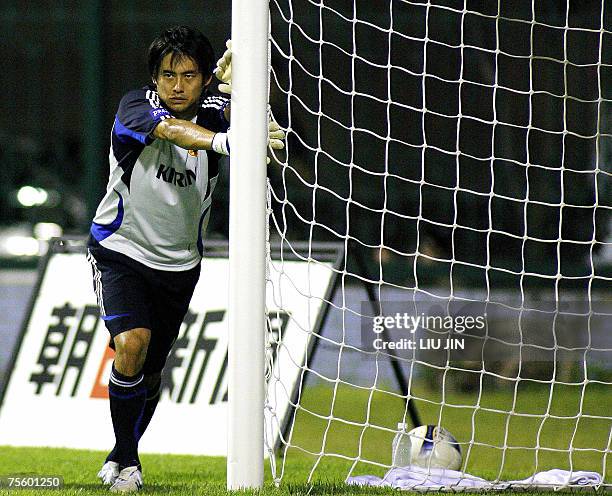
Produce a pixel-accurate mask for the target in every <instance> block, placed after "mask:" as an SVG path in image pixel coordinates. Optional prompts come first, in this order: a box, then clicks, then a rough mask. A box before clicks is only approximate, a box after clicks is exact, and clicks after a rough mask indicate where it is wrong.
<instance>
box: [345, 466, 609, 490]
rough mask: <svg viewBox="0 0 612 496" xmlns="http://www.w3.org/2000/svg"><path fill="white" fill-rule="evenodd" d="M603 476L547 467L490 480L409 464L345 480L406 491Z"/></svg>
mask: <svg viewBox="0 0 612 496" xmlns="http://www.w3.org/2000/svg"><path fill="white" fill-rule="evenodd" d="M602 480H603V478H602V476H601V475H600V474H598V473H597V472H579V471H573V472H570V471H568V470H558V469H553V470H548V471H546V472H538V473H537V474H534V475H533V476H531V477H528V478H527V479H522V480H513V481H504V482H490V481H487V480H485V479H481V478H480V477H476V476H473V475H470V474H467V473H464V472H457V471H455V470H445V469H440V468H430V469H427V468H421V467H417V466H409V467H402V468H392V469H391V470H389V471H388V472H387V473H386V474H385V476H384V477H383V478H382V479H381V478H380V477H376V476H374V475H358V476H354V477H349V478H347V479H346V483H347V484H353V485H358V486H385V487H392V488H394V489H406V490H412V491H414V490H419V489H420V490H443V489H451V488H453V489H457V488H461V489H464V490H469V489H497V490H502V489H510V488H512V487H513V486H523V487H524V486H530V487H540V488H545V489H553V490H556V489H559V488H562V487H564V486H599V485H600V484H601V483H602Z"/></svg>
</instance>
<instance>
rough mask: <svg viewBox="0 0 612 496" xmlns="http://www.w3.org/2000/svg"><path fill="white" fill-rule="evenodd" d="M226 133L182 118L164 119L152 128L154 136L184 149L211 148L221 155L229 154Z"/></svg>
mask: <svg viewBox="0 0 612 496" xmlns="http://www.w3.org/2000/svg"><path fill="white" fill-rule="evenodd" d="M228 134H229V133H215V132H213V131H210V130H208V129H206V128H203V127H202V126H198V125H197V124H194V123H193V122H191V121H186V120H183V119H165V120H163V121H161V122H160V123H159V124H158V125H157V126H156V127H155V129H154V130H153V136H154V137H155V138H157V139H161V140H165V141H169V142H170V143H173V144H174V145H176V146H180V147H181V148H184V149H185V150H213V151H215V152H217V153H220V154H222V155H229V149H230V147H229V135H228Z"/></svg>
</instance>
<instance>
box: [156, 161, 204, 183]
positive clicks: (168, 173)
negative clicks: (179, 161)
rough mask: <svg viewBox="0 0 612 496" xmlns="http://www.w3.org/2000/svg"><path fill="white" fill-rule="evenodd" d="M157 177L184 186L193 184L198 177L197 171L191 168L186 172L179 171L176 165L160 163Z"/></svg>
mask: <svg viewBox="0 0 612 496" xmlns="http://www.w3.org/2000/svg"><path fill="white" fill-rule="evenodd" d="M156 177H157V179H161V180H162V181H165V182H167V183H170V184H174V185H175V186H180V187H181V188H184V187H186V186H191V184H192V183H193V182H194V181H195V179H196V173H195V172H194V171H192V170H189V169H187V170H186V171H185V173H183V172H178V171H177V170H176V169H175V168H174V167H170V166H168V165H164V164H159V169H158V170H157V174H156Z"/></svg>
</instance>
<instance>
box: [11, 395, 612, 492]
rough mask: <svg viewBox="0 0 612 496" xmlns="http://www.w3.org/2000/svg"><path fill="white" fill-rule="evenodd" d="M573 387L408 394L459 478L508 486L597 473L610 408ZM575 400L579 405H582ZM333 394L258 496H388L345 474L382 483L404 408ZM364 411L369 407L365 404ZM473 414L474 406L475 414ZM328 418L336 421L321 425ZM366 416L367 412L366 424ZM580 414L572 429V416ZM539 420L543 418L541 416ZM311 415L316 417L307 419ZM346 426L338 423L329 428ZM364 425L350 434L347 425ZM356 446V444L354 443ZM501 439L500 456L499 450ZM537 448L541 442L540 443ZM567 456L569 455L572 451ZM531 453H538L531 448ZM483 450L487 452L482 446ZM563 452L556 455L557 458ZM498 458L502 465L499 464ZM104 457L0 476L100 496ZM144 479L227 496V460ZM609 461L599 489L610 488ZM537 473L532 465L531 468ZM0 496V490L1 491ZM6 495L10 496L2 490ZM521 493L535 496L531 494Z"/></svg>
mask: <svg viewBox="0 0 612 496" xmlns="http://www.w3.org/2000/svg"><path fill="white" fill-rule="evenodd" d="M580 389H581V388H580V387H577V386H571V387H570V386H565V387H562V386H556V387H555V389H554V390H553V393H552V395H549V391H550V390H549V388H548V386H537V385H530V386H529V387H524V388H519V391H518V394H517V395H516V402H515V404H514V412H515V414H514V415H512V416H511V415H509V414H508V413H507V412H509V411H510V410H511V409H512V403H513V397H514V395H513V393H512V391H511V390H510V389H508V388H501V387H499V386H496V387H487V388H483V390H482V393H481V394H480V395H479V394H478V392H477V391H476V392H473V393H458V392H448V391H447V392H446V393H445V398H444V402H445V406H444V408H442V409H441V408H440V405H439V402H440V401H441V399H442V398H441V393H440V391H438V392H434V391H432V390H430V389H427V388H425V387H424V386H421V387H419V386H416V387H415V388H414V394H415V396H417V397H418V398H420V400H419V401H417V406H418V408H419V412H420V414H421V416H422V418H423V420H425V421H426V422H428V423H436V422H437V420H438V417H439V416H440V415H441V423H442V425H444V426H446V427H447V428H449V429H450V430H451V431H452V432H453V434H454V435H455V436H456V437H457V438H458V440H459V442H460V443H467V442H469V441H470V440H472V438H473V441H475V444H473V446H472V448H471V450H469V454H468V452H467V451H466V448H467V444H462V448H463V451H464V469H465V470H466V471H467V472H469V473H472V474H474V475H478V476H481V477H485V478H487V479H494V478H500V479H506V480H507V479H516V478H523V477H527V476H529V475H531V473H532V472H533V471H534V468H535V467H536V466H537V468H538V470H547V469H550V468H563V469H569V468H570V462H571V466H573V469H574V470H592V471H596V472H599V473H603V472H604V453H603V451H604V450H605V449H606V448H608V449H609V447H607V443H608V440H609V436H610V428H611V422H610V420H609V419H598V418H592V417H597V416H609V414H610V407H611V400H610V397H609V392H607V391H606V389H605V388H604V387H603V386H594V385H589V386H588V387H587V388H586V390H585V392H584V395H581V393H580ZM581 397H582V402H581V401H580V399H581ZM332 398H333V390H332V389H331V388H330V387H326V386H323V385H316V386H312V387H309V388H306V390H305V392H304V395H303V398H302V406H303V409H300V410H299V411H298V412H297V414H296V424H295V429H294V432H293V437H292V441H291V443H292V445H294V446H299V447H300V448H302V449H297V448H292V449H289V450H288V452H287V457H286V460H285V463H284V465H283V463H282V460H280V459H279V460H278V462H277V463H278V471H279V472H280V470H281V468H282V467H283V466H284V470H283V479H282V483H281V485H280V487H278V488H277V487H275V486H274V484H273V482H272V477H271V474H270V469H269V464H268V463H267V462H266V485H265V488H264V491H263V493H265V494H279V495H280V494H296V495H298V494H343V495H345V494H346V495H349V494H379V493H390V492H391V491H392V490H389V489H387V490H385V489H374V488H356V487H351V486H347V485H345V484H344V483H343V482H342V481H343V480H344V478H345V477H346V475H347V473H348V471H349V469H350V467H351V466H352V465H353V464H354V460H355V459H356V458H357V457H359V460H360V461H359V462H358V463H357V464H356V465H355V467H354V471H353V474H354V475H356V474H367V473H370V474H375V475H382V474H383V473H384V472H385V469H384V468H382V467H377V466H375V465H372V464H370V463H367V461H368V460H370V461H375V462H378V463H385V464H389V463H390V461H391V448H390V446H391V440H392V438H393V434H392V433H391V432H386V431H384V430H381V429H380V428H379V427H374V426H383V427H387V428H390V429H392V428H393V427H394V425H395V424H396V423H397V422H398V420H401V416H402V412H403V402H402V400H401V399H400V398H398V397H396V396H394V395H392V394H389V393H385V392H382V391H377V392H375V393H374V394H372V395H370V393H369V391H367V390H359V389H356V388H353V387H351V388H349V387H348V386H344V385H340V386H339V387H338V390H337V394H336V401H335V403H334V404H333V405H334V406H333V409H332ZM368 404H369V405H370V408H369V409H368V408H367V405H368ZM477 405H478V406H477ZM332 410H333V417H334V419H335V420H331V421H330V420H328V419H327V418H320V417H318V416H317V415H319V416H321V417H328V416H329V415H330V413H332ZM367 412H370V414H369V415H368V413H367ZM578 412H582V417H581V418H580V420H576V419H575V418H564V419H560V418H559V419H558V418H555V417H574V416H576V414H577V413H578ZM546 413H548V416H547V417H546V416H545V415H546ZM315 414H316V415H315ZM339 418H341V419H344V421H345V422H343V421H340V420H337V419H339ZM366 420H367V423H368V426H367V427H364V426H363V425H350V424H347V423H346V421H348V422H354V423H357V424H365V423H366ZM360 439H361V443H360V442H359V440H360ZM504 439H506V442H507V447H508V449H506V450H503V449H502V448H503V445H504ZM538 440H539V441H538ZM570 441H571V446H572V447H573V451H572V452H571V453H569V452H568V451H567V447H568V446H569V445H570ZM536 444H539V446H540V450H539V452H538V454H536V450H535V449H533V447H534V446H536ZM485 445H486V446H485ZM557 449H563V450H566V451H564V452H560V451H555V450H557ZM303 450H307V451H310V452H312V453H320V452H325V453H326V454H332V455H334V454H335V455H339V456H342V457H348V458H350V459H343V458H340V457H339V456H325V457H322V458H321V457H319V456H317V455H316V454H308V453H305V452H304V451H303ZM504 451H505V456H504ZM104 455H105V453H101V452H94V451H76V450H66V449H49V448H13V447H0V476H2V475H8V474H15V473H33V474H39V475H61V476H63V477H64V482H65V487H64V489H63V490H58V491H53V494H79V495H89V494H101V493H103V492H104V491H105V489H104V488H103V487H102V486H100V485H99V484H98V482H97V479H96V478H95V474H96V472H97V470H98V469H99V467H100V465H101V462H102V461H103V458H104ZM141 458H142V463H143V469H144V477H145V490H144V491H143V493H144V494H162V493H163V494H165V495H169V496H170V495H192V494H225V492H226V491H225V477H226V472H225V459H224V458H212V457H195V456H169V455H166V456H163V455H142V457H141ZM611 461H612V460H608V464H607V465H608V468H607V469H606V471H605V472H606V473H605V480H606V482H608V483H609V482H610V481H611V480H612V471H611V469H610V462H611ZM317 462H318V464H317V466H316V470H315V471H314V473H313V477H312V482H311V483H310V484H307V483H306V480H307V478H308V475H309V474H310V472H311V469H312V467H313V466H314V464H315V463H317ZM536 464H537V465H536ZM1 491H2V490H0V492H1ZM10 493H11V494H20V495H24V496H25V495H29V494H48V493H49V490H42V491H41V490H39V491H32V490H14V491H10ZM4 494H9V492H8V491H7V490H5V493H4ZM528 494H540V493H536V492H530V493H528Z"/></svg>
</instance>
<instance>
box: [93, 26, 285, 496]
mask: <svg viewBox="0 0 612 496" xmlns="http://www.w3.org/2000/svg"><path fill="white" fill-rule="evenodd" d="M230 55H231V53H230V52H229V47H228V51H226V53H225V54H224V56H223V57H222V58H221V59H220V60H219V63H218V70H217V72H218V74H220V75H221V79H222V82H223V83H224V84H225V86H223V87H222V90H225V92H229V91H230V89H231V56H230ZM148 66H149V71H150V74H151V79H152V82H151V83H150V84H148V85H147V86H144V87H142V88H140V89H137V90H133V91H129V92H128V93H126V94H125V96H124V97H123V98H122V99H121V101H120V103H119V108H118V110H117V114H116V117H115V122H114V125H113V129H112V134H111V147H110V154H109V160H110V177H109V180H108V185H107V191H106V194H105V196H104V198H103V199H102V201H101V202H100V205H99V206H98V209H97V211H96V214H95V217H94V219H93V222H92V225H91V232H90V236H89V240H88V259H89V261H90V263H91V266H92V270H93V281H94V290H95V293H96V296H97V300H98V305H99V306H100V312H101V316H102V319H103V320H104V322H105V324H106V327H107V329H108V331H109V333H110V335H111V346H112V347H113V348H114V349H115V360H114V363H113V367H112V371H111V375H110V380H109V386H108V390H109V398H110V411H111V419H112V423H113V429H114V432H115V446H114V448H113V450H112V451H111V452H110V453H109V455H108V456H107V458H106V461H105V463H104V465H103V467H102V469H101V470H100V472H99V473H98V477H99V478H100V479H101V480H102V482H103V483H104V484H108V485H110V490H111V491H114V492H131V491H137V490H139V489H141V488H142V483H143V478H142V468H141V464H140V460H139V457H138V441H139V440H140V438H141V436H142V435H143V433H144V432H145V430H146V428H147V426H148V425H149V422H150V421H151V418H152V416H153V413H154V412H155V408H156V406H157V402H158V400H159V393H160V386H161V372H162V370H163V368H164V365H165V362H166V358H167V356H168V354H169V352H170V349H171V347H172V345H173V343H174V341H175V339H176V338H177V335H178V332H179V328H180V325H181V323H182V321H183V318H184V316H185V313H186V312H187V309H188V307H189V301H190V300H191V297H192V295H193V291H194V289H195V285H196V283H197V281H198V278H199V275H200V260H201V258H202V253H203V249H202V239H203V236H204V233H205V230H206V225H207V223H208V219H209V216H210V208H211V201H212V193H213V191H214V189H215V184H216V182H217V177H218V174H219V159H220V156H221V155H229V153H230V146H231V141H230V131H229V114H230V108H229V103H230V100H229V99H228V98H226V97H220V96H213V95H212V94H211V93H210V92H209V91H208V87H209V85H210V83H211V81H212V73H213V69H214V67H215V62H214V55H213V50H212V47H211V44H210V42H209V41H208V39H207V38H206V37H205V36H204V35H203V34H202V33H200V32H199V31H197V30H195V29H191V28H188V27H185V26H181V27H174V28H170V29H167V30H166V31H164V32H163V33H162V34H161V35H160V36H159V37H157V38H156V39H155V40H154V41H153V42H152V43H151V45H150V47H149V54H148ZM270 136H271V139H270V146H272V147H273V148H282V146H283V144H282V139H283V137H284V134H283V132H282V130H279V129H277V126H275V125H274V124H272V125H271V132H270Z"/></svg>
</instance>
